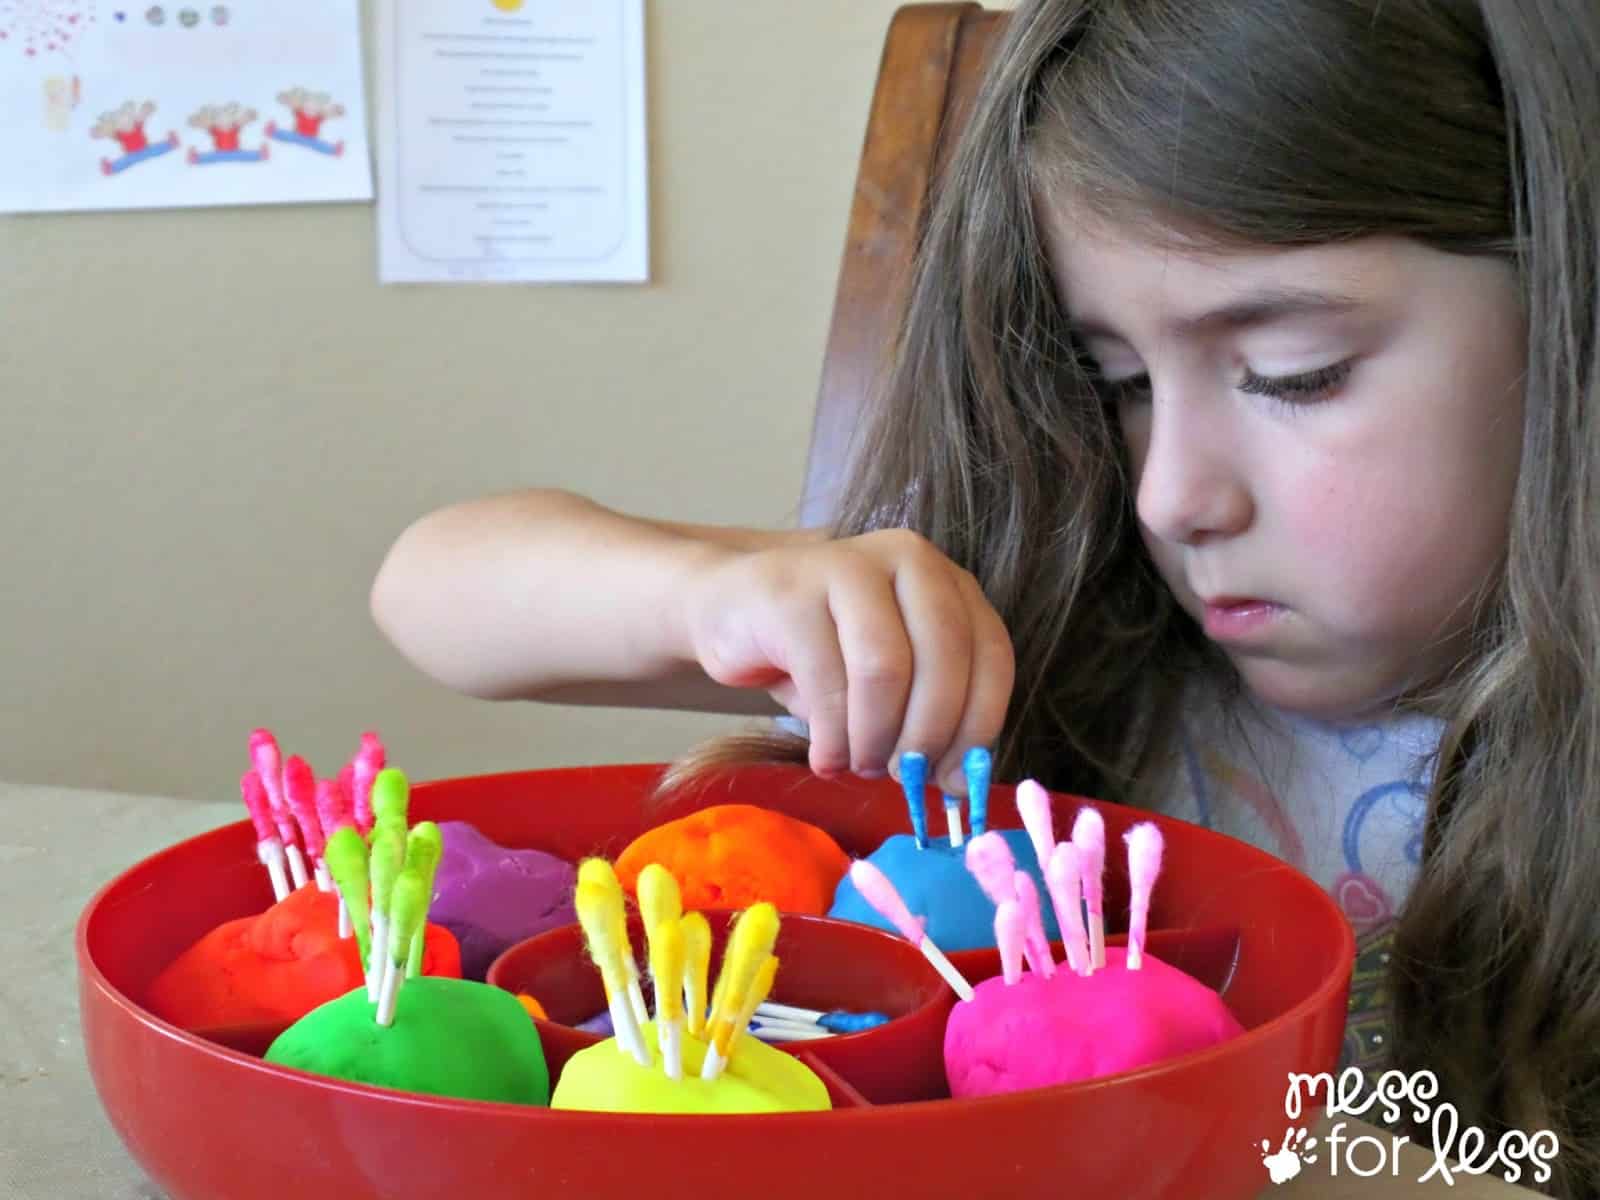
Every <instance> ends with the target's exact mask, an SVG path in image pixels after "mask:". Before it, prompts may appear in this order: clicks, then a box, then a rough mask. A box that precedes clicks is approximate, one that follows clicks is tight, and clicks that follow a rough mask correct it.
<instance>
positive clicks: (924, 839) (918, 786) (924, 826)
mask: <svg viewBox="0 0 1600 1200" xmlns="http://www.w3.org/2000/svg"><path fill="white" fill-rule="evenodd" d="M927 782H928V756H927V755H926V754H922V753H919V752H918V751H916V750H907V751H906V752H905V753H904V754H902V755H901V756H900V787H901V788H902V789H903V790H904V791H905V794H906V809H907V810H908V811H909V812H910V813H911V834H912V836H913V837H915V838H916V839H917V849H918V850H926V849H927V848H928V812H927V808H926V801H925V800H924V798H923V789H924V788H925V787H926V786H927Z"/></svg>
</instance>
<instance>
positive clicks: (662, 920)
mask: <svg viewBox="0 0 1600 1200" xmlns="http://www.w3.org/2000/svg"><path fill="white" fill-rule="evenodd" d="M638 894H639V913H640V915H641V916H642V917H643V918H644V933H645V938H646V940H647V941H648V943H649V947H650V977H651V979H653V980H654V981H655V992H656V1038H657V1040H658V1041H659V1042H660V1045H661V1064H662V1067H663V1069H664V1070H665V1071H666V1073H667V1078H668V1079H682V1078H683V974H684V946H683V930H682V929H681V928H680V927H679V924H678V922H679V920H680V919H681V918H682V916H683V898H682V896H681V895H680V894H679V891H678V881H677V880H676V879H674V878H673V877H672V872H670V871H668V870H667V869H666V868H665V867H663V866H662V865H661V864H660V863H650V864H649V865H648V866H646V867H645V868H644V870H642V871H640V872H639V882H638Z"/></svg>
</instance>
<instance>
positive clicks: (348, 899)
mask: <svg viewBox="0 0 1600 1200" xmlns="http://www.w3.org/2000/svg"><path fill="white" fill-rule="evenodd" d="M322 853H323V857H324V858H326V859H327V862H328V870H329V871H330V872H332V873H333V881H334V883H336V884H337V885H338V887H339V895H340V896H341V897H342V898H343V899H344V902H345V907H347V908H348V909H349V910H350V924H351V925H352V926H353V927H354V929H355V934H356V950H357V952H358V953H359V954H360V956H361V966H362V970H363V971H365V970H366V969H367V965H368V964H369V963H370V962H371V961H372V952H371V951H372V934H371V930H370V927H369V925H368V903H367V895H368V891H369V888H370V886H371V877H370V875H369V872H368V869H367V858H368V853H369V851H368V849H367V843H366V842H365V841H363V840H362V837H361V835H360V834H359V833H357V832H356V828H355V826H354V825H341V826H339V828H337V829H335V830H334V831H333V832H332V833H331V834H329V835H328V844H327V846H325V847H324V848H323V851H322ZM368 995H371V993H370V992H369V993H368Z"/></svg>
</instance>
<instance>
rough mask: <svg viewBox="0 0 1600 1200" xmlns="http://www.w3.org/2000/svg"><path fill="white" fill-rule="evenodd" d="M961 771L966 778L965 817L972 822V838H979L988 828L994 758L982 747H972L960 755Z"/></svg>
mask: <svg viewBox="0 0 1600 1200" xmlns="http://www.w3.org/2000/svg"><path fill="white" fill-rule="evenodd" d="M961 770H962V772H963V773H964V774H965V775H966V777H967V815H968V816H969V817H970V818H971V820H972V836H973V837H981V836H982V835H983V833H984V831H985V830H987V829H988V828H989V780H990V778H991V777H992V776H993V774H994V758H993V756H991V755H990V753H989V752H988V751H987V750H985V749H984V748H983V747H982V746H974V747H972V749H970V750H968V751H967V752H966V754H964V755H962V757H961Z"/></svg>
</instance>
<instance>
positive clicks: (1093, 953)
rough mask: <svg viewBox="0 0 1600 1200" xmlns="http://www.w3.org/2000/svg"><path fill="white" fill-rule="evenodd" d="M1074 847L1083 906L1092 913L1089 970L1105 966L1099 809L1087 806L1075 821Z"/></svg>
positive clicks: (1102, 832) (1103, 859)
mask: <svg viewBox="0 0 1600 1200" xmlns="http://www.w3.org/2000/svg"><path fill="white" fill-rule="evenodd" d="M1072 844H1073V845H1074V846H1076V847H1077V848H1078V867H1079V871H1080V875H1081V878H1082V880H1083V904H1084V907H1085V908H1086V909H1088V910H1089V959H1090V969H1091V970H1095V971H1098V970H1099V969H1100V968H1101V967H1103V966H1105V965H1106V919H1105V878H1104V876H1105V869H1106V822H1105V818H1104V817H1102V816H1101V815H1100V812H1099V810H1098V809H1094V808H1091V807H1089V806H1088V805H1084V806H1083V807H1082V808H1080V809H1079V810H1078V815H1077V817H1076V818H1075V819H1074V820H1073V822H1072Z"/></svg>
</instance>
